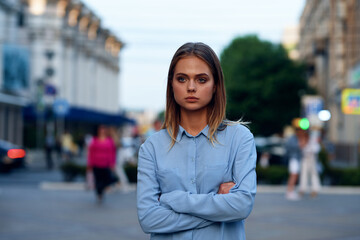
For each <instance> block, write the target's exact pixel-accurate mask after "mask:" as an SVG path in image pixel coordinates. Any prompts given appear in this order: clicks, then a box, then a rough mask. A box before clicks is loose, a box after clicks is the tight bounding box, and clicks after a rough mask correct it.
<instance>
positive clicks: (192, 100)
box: [185, 97, 199, 102]
mask: <svg viewBox="0 0 360 240" xmlns="http://www.w3.org/2000/svg"><path fill="white" fill-rule="evenodd" d="M185 100H186V101H188V102H196V101H198V100H199V98H197V97H187V98H185Z"/></svg>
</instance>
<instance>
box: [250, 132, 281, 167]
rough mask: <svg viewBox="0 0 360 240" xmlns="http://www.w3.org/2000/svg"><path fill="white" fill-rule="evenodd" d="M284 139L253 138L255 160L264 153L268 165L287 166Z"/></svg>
mask: <svg viewBox="0 0 360 240" xmlns="http://www.w3.org/2000/svg"><path fill="white" fill-rule="evenodd" d="M284 144H285V143H284V139H283V138H281V137H276V136H272V137H255V145H256V151H257V160H258V161H259V160H260V158H261V156H262V155H263V154H264V153H266V154H267V156H268V165H287V159H286V149H285V146H284Z"/></svg>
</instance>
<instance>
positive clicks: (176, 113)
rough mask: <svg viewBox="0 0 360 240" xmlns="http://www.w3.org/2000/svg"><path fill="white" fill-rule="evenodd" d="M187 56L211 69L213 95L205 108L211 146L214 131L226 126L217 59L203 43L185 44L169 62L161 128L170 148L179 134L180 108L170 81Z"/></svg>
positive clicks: (220, 72) (214, 140) (223, 91)
mask: <svg viewBox="0 0 360 240" xmlns="http://www.w3.org/2000/svg"><path fill="white" fill-rule="evenodd" d="M188 56H196V57H198V58H200V59H201V60H203V61H204V62H205V63H206V64H207V65H208V66H209V68H210V69H211V73H212V75H213V77H214V82H215V93H214V95H213V98H212V99H211V101H210V103H209V104H208V106H207V108H208V111H207V113H208V116H207V123H208V126H209V132H208V137H209V139H210V142H211V143H213V144H214V143H215V142H217V140H216V131H217V130H218V128H219V127H220V125H222V123H224V124H225V125H228V124H227V123H228V122H224V119H225V111H226V93H225V85H224V75H223V72H222V69H221V65H220V61H219V58H218V57H217V56H216V54H215V52H214V51H213V50H212V49H211V48H210V47H209V46H208V45H206V44H204V43H200V42H197V43H185V44H184V45H182V46H181V47H180V48H179V49H178V50H177V51H176V52H175V54H174V56H173V58H172V60H171V63H170V67H169V73H168V80H167V90H166V110H165V121H164V124H163V126H162V128H163V129H166V130H167V131H168V133H169V135H170V137H171V139H172V142H171V147H172V146H174V144H175V142H176V136H177V134H178V132H179V125H180V106H179V104H177V103H176V101H175V98H174V90H173V88H172V81H173V77H174V71H175V67H176V64H177V63H178V61H179V60H180V59H182V58H184V57H188Z"/></svg>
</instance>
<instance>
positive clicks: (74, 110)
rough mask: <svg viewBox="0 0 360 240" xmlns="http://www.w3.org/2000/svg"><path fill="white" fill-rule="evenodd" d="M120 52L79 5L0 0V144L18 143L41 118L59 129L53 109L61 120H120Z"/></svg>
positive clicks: (74, 1)
mask: <svg viewBox="0 0 360 240" xmlns="http://www.w3.org/2000/svg"><path fill="white" fill-rule="evenodd" d="M122 47H123V43H122V42H121V40H120V39H119V38H118V37H117V36H115V35H114V34H113V33H112V32H111V31H110V30H108V29H106V28H104V27H103V26H102V25H101V19H100V18H99V17H97V16H96V15H95V14H94V13H93V11H91V9H89V8H88V7H87V6H86V5H85V4H84V3H82V2H81V1H78V0H0V72H1V74H0V120H1V122H0V130H1V131H0V138H1V139H5V140H9V141H11V142H15V143H18V144H22V143H23V136H22V133H21V132H22V129H23V125H24V124H25V125H26V123H27V122H28V121H30V120H31V121H32V120H34V121H35V122H36V121H37V122H39V116H41V117H40V118H42V122H43V123H44V124H47V125H48V126H46V127H45V129H48V130H49V129H50V131H52V132H54V131H55V130H56V131H58V130H59V129H57V128H58V127H57V126H61V124H58V123H57V121H58V116H56V115H57V112H58V111H59V115H61V118H62V122H64V121H66V119H68V122H69V121H71V120H74V119H75V120H76V121H77V123H78V124H79V122H80V123H81V122H87V121H91V120H93V121H94V122H93V123H95V122H96V121H95V120H96V119H97V122H96V123H100V122H101V121H102V120H104V119H105V120H106V121H108V122H109V123H110V122H112V121H117V120H119V118H116V117H118V116H120V113H119V112H120V109H119V103H118V99H119V71H120V69H119V52H120V50H121V48H122ZM16 59H17V60H16ZM19 59H20V60H19ZM59 102H61V103H62V104H63V105H60V108H59V109H60V110H57V108H55V105H54V104H55V103H59ZM25 106H27V107H26V108H27V109H26V111H25V116H26V117H25V120H26V122H25V123H24V122H23V120H22V117H21V114H22V110H23V108H24V107H25ZM29 108H30V109H29ZM61 109H62V110H61ZM64 109H65V110H64ZM49 111H50V114H48V112H49ZM61 111H63V112H61ZM23 112H24V111H23ZM95 115H96V116H95ZM48 116H51V117H48ZM54 116H55V117H54ZM92 116H95V117H92ZM96 117H97V118H96ZM14 119H16V120H17V121H13V120H14ZM109 119H111V120H109ZM75 120H74V121H75ZM105 120H104V121H105ZM123 120H125V118H123ZM34 121H33V122H34ZM106 121H105V122H106ZM55 122H56V123H55ZM40 123H41V122H40ZM9 124H15V125H16V126H11V127H9V126H10V125H9ZM63 125H64V124H63ZM28 126H29V128H32V130H31V131H32V132H36V131H37V130H39V129H36V130H35V129H34V127H35V126H37V127H39V124H38V123H32V124H30V125H28ZM40 127H41V126H40ZM13 128H14V129H15V128H16V129H19V131H18V132H15V133H14V132H12V130H7V131H5V129H13ZM41 128H43V127H41ZM62 130H64V126H62ZM15 135H16V136H17V137H14V136H15ZM30 135H31V136H32V134H30Z"/></svg>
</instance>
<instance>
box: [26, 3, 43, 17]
mask: <svg viewBox="0 0 360 240" xmlns="http://www.w3.org/2000/svg"><path fill="white" fill-rule="evenodd" d="M28 1H29V12H30V13H31V14H33V15H37V16H39V15H42V14H43V13H44V12H45V9H46V0H28Z"/></svg>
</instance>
